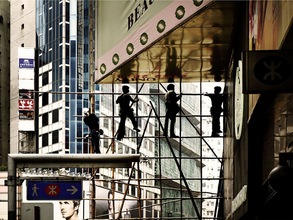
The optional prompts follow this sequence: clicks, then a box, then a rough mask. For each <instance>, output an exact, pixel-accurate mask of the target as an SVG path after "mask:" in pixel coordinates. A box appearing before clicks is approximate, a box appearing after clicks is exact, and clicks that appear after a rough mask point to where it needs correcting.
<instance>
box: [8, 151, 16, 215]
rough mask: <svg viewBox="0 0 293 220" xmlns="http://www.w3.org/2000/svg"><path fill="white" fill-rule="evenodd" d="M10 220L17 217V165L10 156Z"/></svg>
mask: <svg viewBox="0 0 293 220" xmlns="http://www.w3.org/2000/svg"><path fill="white" fill-rule="evenodd" d="M7 186H8V220H15V219H16V167H15V162H14V160H13V159H12V158H11V157H10V156H8V179H7Z"/></svg>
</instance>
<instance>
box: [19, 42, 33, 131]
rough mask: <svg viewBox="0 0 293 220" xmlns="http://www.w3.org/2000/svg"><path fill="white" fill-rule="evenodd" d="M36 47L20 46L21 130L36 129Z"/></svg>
mask: <svg viewBox="0 0 293 220" xmlns="http://www.w3.org/2000/svg"><path fill="white" fill-rule="evenodd" d="M34 59H35V50H34V48H25V47H19V48H18V77H19V81H18V83H19V84H18V87H19V99H18V114H19V126H18V129H19V130H20V131H34V130H35V128H34V127H35V126H34V120H33V119H34V115H35V113H34V112H35V101H34V95H33V94H34V67H35V61H34Z"/></svg>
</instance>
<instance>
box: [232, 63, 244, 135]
mask: <svg viewBox="0 0 293 220" xmlns="http://www.w3.org/2000/svg"><path fill="white" fill-rule="evenodd" d="M242 75H243V74H242V61H239V64H238V67H237V69H236V76H235V83H234V85H235V87H234V130H235V138H236V139H237V140H239V139H240V137H241V133H242V126H243V111H244V95H243V93H242V92H243V91H242V90H243V89H242V85H243V80H242V78H243V76H242Z"/></svg>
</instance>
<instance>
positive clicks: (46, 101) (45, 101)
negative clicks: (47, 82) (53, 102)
mask: <svg viewBox="0 0 293 220" xmlns="http://www.w3.org/2000/svg"><path fill="white" fill-rule="evenodd" d="M48 99H49V95H48V93H47V92H45V93H43V95H42V104H43V106H45V105H48V102H49V100H48Z"/></svg>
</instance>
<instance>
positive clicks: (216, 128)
mask: <svg viewBox="0 0 293 220" xmlns="http://www.w3.org/2000/svg"><path fill="white" fill-rule="evenodd" d="M220 92H221V87H220V86H215V87H214V94H205V96H208V97H209V98H210V99H211V102H212V106H211V108H210V113H211V115H212V137H220V135H219V133H221V132H222V131H221V129H220V117H221V113H222V112H223V108H222V103H223V101H224V96H223V94H220Z"/></svg>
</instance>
